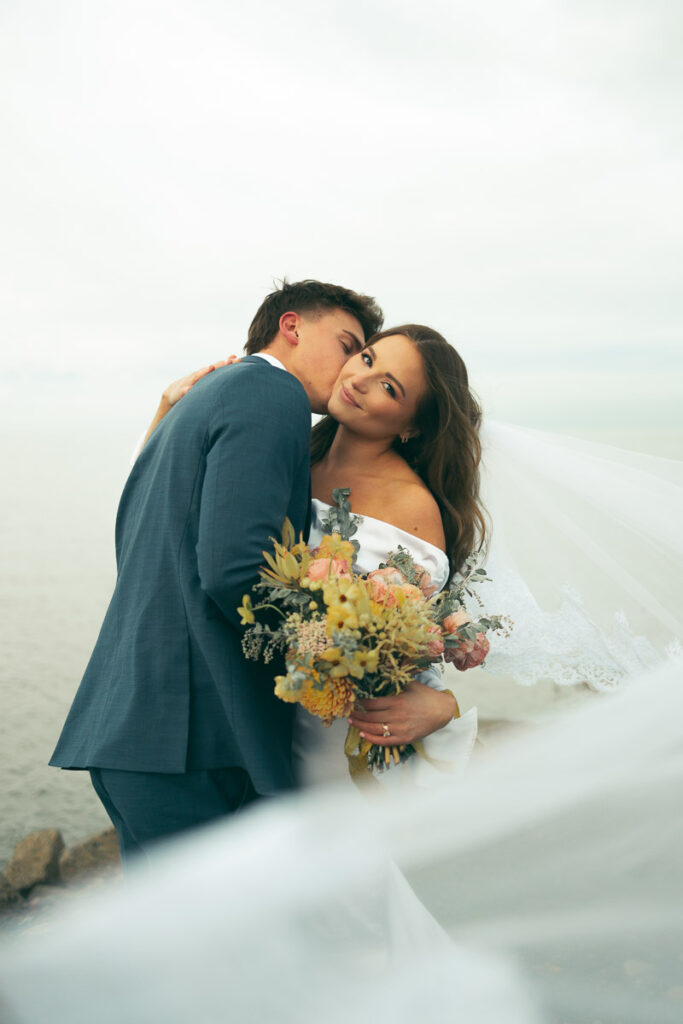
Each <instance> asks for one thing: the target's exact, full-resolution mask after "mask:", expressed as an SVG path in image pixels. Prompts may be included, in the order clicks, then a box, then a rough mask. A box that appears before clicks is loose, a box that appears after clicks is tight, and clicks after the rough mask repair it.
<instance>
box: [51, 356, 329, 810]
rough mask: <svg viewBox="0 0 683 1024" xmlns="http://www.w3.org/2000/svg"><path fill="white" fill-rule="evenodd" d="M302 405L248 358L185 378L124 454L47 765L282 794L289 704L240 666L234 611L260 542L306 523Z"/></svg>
mask: <svg viewBox="0 0 683 1024" xmlns="http://www.w3.org/2000/svg"><path fill="white" fill-rule="evenodd" d="M310 426H311V415H310V405H309V402H308V399H307V397H306V393H305V391H304V389H303V387H302V386H301V384H300V383H299V381H298V380H297V379H296V378H295V377H293V376H292V375H291V374H289V373H286V372H284V371H283V370H281V369H279V368H277V367H275V366H272V365H271V364H269V363H268V362H266V361H265V360H263V359H259V358H257V357H254V356H251V357H247V358H246V359H243V360H242V362H241V363H239V364H237V365H235V366H232V367H225V368H222V369H218V370H215V371H214V372H213V373H211V374H208V375H207V376H206V377H205V378H203V379H202V380H200V381H199V382H198V383H197V384H196V385H195V386H194V387H193V388H192V390H191V391H190V392H189V393H188V394H187V395H186V396H185V397H184V398H183V399H182V401H181V402H179V403H178V404H177V405H176V406H174V407H173V409H171V411H170V412H169V414H168V415H167V416H166V417H165V418H164V419H163V420H162V422H161V423H160V424H159V425H158V427H157V428H156V430H155V431H154V433H153V434H152V436H151V437H150V439H149V441H148V442H147V444H146V446H145V448H144V449H143V451H142V453H141V455H140V456H139V458H138V459H137V461H136V463H135V465H134V467H133V469H132V471H131V474H130V476H129V478H128V481H127V483H126V486H125V488H124V491H123V495H122V497H121V502H120V505H119V510H118V515H117V521H116V556H117V569H118V573H117V581H116V588H115V590H114V595H113V597H112V599H111V603H110V605H109V609H108V611H107V613H106V616H105V619H104V623H103V625H102V629H101V631H100V635H99V638H98V640H97V644H96V646H95V649H94V651H93V653H92V657H91V659H90V662H89V664H88V667H87V669H86V672H85V675H84V677H83V680H82V682H81V685H80V687H79V690H78V692H77V694H76V697H75V699H74V702H73V705H72V707H71V711H70V712H69V715H68V717H67V720H66V723H65V725H64V729H63V731H62V734H61V737H60V739H59V742H58V744H57V748H56V750H55V752H54V754H53V756H52V759H51V761H50V763H51V764H53V765H57V766H60V767H62V768H91V767H98V768H118V769H125V770H129V771H149V772H184V771H187V770H190V769H199V768H205V769H208V768H219V767H230V766H239V767H243V768H245V769H246V770H247V771H248V773H249V775H250V776H251V779H252V782H253V784H254V786H255V787H256V789H257V790H258V791H259V792H261V793H268V792H274V791H276V790H279V789H283V788H287V787H289V786H291V785H293V773H292V767H291V730H292V724H293V708H292V706H290V705H287V704H284V703H283V702H281V701H280V700H278V699H277V698H276V697H275V696H274V693H273V685H274V683H273V677H274V675H275V674H276V673H277V672H278V671H279V670H281V667H280V666H279V665H278V664H276V663H275V662H271V663H270V664H268V665H263V664H261V663H257V662H247V661H246V660H245V659H244V656H243V654H242V650H241V637H242V630H241V628H240V625H239V615H238V614H237V611H236V609H237V607H238V605H239V604H240V603H241V600H242V596H243V595H244V594H245V593H247V592H248V591H249V590H250V588H251V586H252V585H253V584H254V583H255V582H256V579H257V576H258V568H259V566H260V565H261V564H262V562H263V557H262V551H263V549H264V548H268V547H269V546H270V541H269V538H271V537H275V538H278V539H279V538H280V535H281V531H282V523H283V521H284V518H285V516H289V518H290V520H291V522H292V524H293V526H294V529H295V530H296V532H297V535H298V533H299V532H300V531H302V532H304V535H305V536H307V535H308V527H309V517H310V468H309V466H310Z"/></svg>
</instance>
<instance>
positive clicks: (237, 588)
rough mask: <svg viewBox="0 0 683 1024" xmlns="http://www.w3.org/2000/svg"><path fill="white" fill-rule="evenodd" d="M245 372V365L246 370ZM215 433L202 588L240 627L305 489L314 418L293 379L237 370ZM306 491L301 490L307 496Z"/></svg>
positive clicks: (202, 535) (204, 513)
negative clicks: (244, 606)
mask: <svg viewBox="0 0 683 1024" xmlns="http://www.w3.org/2000/svg"><path fill="white" fill-rule="evenodd" d="M245 370H246V367H245ZM214 420H215V423H214V427H213V429H212V430H211V431H210V435H209V440H208V443H209V449H208V453H207V457H206V473H205V476H204V481H203V485H202V492H201V497H200V511H199V530H198V539H197V566H198V571H199V580H200V584H201V587H202V589H203V590H204V591H205V592H206V593H207V594H208V596H209V597H210V598H211V599H212V600H213V601H214V602H215V604H216V605H218V607H219V609H220V610H221V612H222V614H223V615H224V616H225V618H226V619H228V620H229V621H230V622H231V623H233V624H234V625H239V621H240V618H239V615H238V613H237V607H238V606H239V605H240V604H241V602H242V597H243V595H244V594H246V593H248V592H249V590H250V589H251V587H252V586H253V585H254V583H255V582H256V580H257V577H258V570H259V566H261V565H262V564H263V554H262V552H263V550H264V549H267V548H268V547H270V539H269V538H271V537H275V538H276V539H278V540H279V539H280V537H281V534H282V524H283V522H284V519H285V516H286V515H287V511H288V508H289V504H290V501H291V498H292V493H293V490H294V488H295V487H296V486H299V487H306V484H307V481H308V465H309V461H310V432H311V415H310V408H309V405H308V399H307V398H306V394H305V392H304V390H303V388H302V387H301V385H300V384H299V382H298V381H297V380H295V378H293V377H291V376H290V375H288V374H286V373H285V372H284V371H282V370H277V369H273V370H271V369H270V368H268V369H267V370H265V368H264V370H261V369H260V368H259V370H258V371H256V372H254V368H253V367H252V368H251V371H250V372H245V373H240V374H239V377H238V375H237V374H235V378H234V386H232V387H230V388H225V389H224V390H223V391H222V392H221V394H220V396H219V398H218V404H217V409H216V415H215V417H214ZM307 497H308V493H307V491H306V494H305V495H303V502H304V503H305V502H306V501H307Z"/></svg>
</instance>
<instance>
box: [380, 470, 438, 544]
mask: <svg viewBox="0 0 683 1024" xmlns="http://www.w3.org/2000/svg"><path fill="white" fill-rule="evenodd" d="M391 517H392V522H393V524H394V526H397V527H398V528H399V529H400V530H405V532H406V533H412V534H414V535H415V536H416V537H420V539H421V540H426V541H427V542H428V543H429V544H434V545H435V547H437V548H441V550H442V551H443V550H444V549H445V547H446V537H445V535H444V531H443V522H442V520H441V512H440V510H439V506H438V505H437V503H436V499H435V498H434V496H433V495H432V493H431V492H430V491H429V490H428V489H427V488H426V487H425V486H424V484H423V483H422V481H420V482H419V483H413V484H410V485H404V486H403V487H401V488H399V489H397V490H396V496H395V499H394V500H392V502H391Z"/></svg>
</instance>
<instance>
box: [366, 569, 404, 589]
mask: <svg viewBox="0 0 683 1024" xmlns="http://www.w3.org/2000/svg"><path fill="white" fill-rule="evenodd" d="M368 579H369V580H381V581H382V583H386V585H387V586H389V584H391V583H394V584H396V585H397V586H399V587H400V586H401V584H403V583H407V582H408V581H407V580H406V578H405V576H404V575H403V573H402V572H400V571H399V570H398V569H394V567H393V566H391V565H388V566H387V567H386V568H385V569H373V570H372V572H369V573H368Z"/></svg>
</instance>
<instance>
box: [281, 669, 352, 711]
mask: <svg viewBox="0 0 683 1024" xmlns="http://www.w3.org/2000/svg"><path fill="white" fill-rule="evenodd" d="M303 671H305V672H306V677H305V679H303V680H300V679H298V678H297V677H300V675H301V674H302V670H301V669H298V668H297V666H294V665H289V666H288V674H287V675H286V676H276V678H275V695H276V696H277V697H279V698H280V700H284V701H287V702H288V703H296V704H301V706H302V707H304V708H306V710H307V711H310V713H311V714H312V715H316V716H317V717H318V718H322V720H323V724H324V725H331V724H332V722H333V721H334V720H335V718H345V717H346V716H347V715H348V714H350V712H351V709H352V707H353V702H354V700H355V691H354V688H353V685H352V684H351V683H350V682H349V680H348V678H346V677H342V678H340V679H334V680H332V679H330V678H329V676H327V675H325V676H321V674H320V673H319V672H316V671H315V669H305V670H303Z"/></svg>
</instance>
